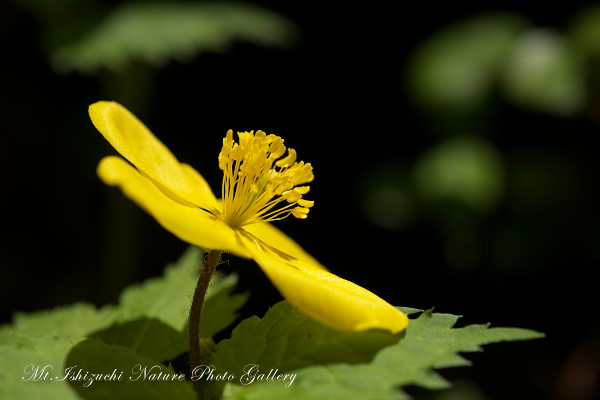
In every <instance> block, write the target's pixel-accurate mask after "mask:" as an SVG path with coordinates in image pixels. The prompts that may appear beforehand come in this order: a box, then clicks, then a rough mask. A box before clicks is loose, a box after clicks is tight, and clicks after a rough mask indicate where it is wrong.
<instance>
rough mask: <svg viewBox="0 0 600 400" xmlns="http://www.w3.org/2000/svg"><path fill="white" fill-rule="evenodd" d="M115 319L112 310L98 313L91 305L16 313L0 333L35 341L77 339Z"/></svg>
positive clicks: (108, 309) (110, 308) (0, 329)
mask: <svg viewBox="0 0 600 400" xmlns="http://www.w3.org/2000/svg"><path fill="white" fill-rule="evenodd" d="M115 316H116V310H115V308H114V307H111V306H106V307H104V308H102V309H100V310H98V309H97V308H96V307H95V306H94V305H92V304H88V303H75V304H72V305H70V306H63V307H57V308H55V309H53V310H44V311H36V312H32V313H16V314H15V315H14V316H13V323H12V325H10V326H9V325H5V326H2V327H1V328H0V332H2V331H11V332H13V333H22V334H26V335H28V336H35V337H65V336H70V337H74V338H80V337H84V336H86V335H87V334H89V333H91V332H94V331H96V330H98V329H102V328H105V327H107V326H109V325H110V324H112V322H113V321H114V319H115ZM0 337H1V336H0Z"/></svg>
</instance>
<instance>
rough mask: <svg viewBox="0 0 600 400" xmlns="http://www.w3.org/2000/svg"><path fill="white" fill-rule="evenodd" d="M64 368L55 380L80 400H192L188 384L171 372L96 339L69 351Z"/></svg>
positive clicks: (153, 361) (169, 369)
mask: <svg viewBox="0 0 600 400" xmlns="http://www.w3.org/2000/svg"><path fill="white" fill-rule="evenodd" d="M65 366H66V369H65V371H64V373H62V374H58V375H57V377H58V378H59V379H63V380H64V381H66V382H68V384H69V386H70V387H72V388H73V389H74V390H75V391H76V392H77V393H78V394H79V395H80V396H81V398H84V399H89V400H95V399H98V400H104V399H145V400H171V399H178V400H188V399H189V400H194V399H196V394H195V392H194V389H193V387H192V383H191V382H189V381H186V380H185V379H184V377H182V375H181V374H178V373H176V372H175V371H173V369H172V368H167V367H165V366H164V365H162V364H160V363H157V362H156V361H155V360H152V359H150V358H146V357H142V356H140V355H139V354H137V353H136V352H134V351H133V350H131V349H128V348H126V347H123V346H117V345H110V344H106V343H104V342H102V341H100V340H97V339H87V340H85V341H83V342H81V343H78V344H77V345H76V346H75V347H73V348H72V349H71V351H70V352H69V355H68V356H67V359H66V362H65ZM78 373H79V375H78ZM86 373H89V374H88V375H87V377H86V375H85V374H86ZM91 374H102V376H103V378H96V379H94V378H92V375H91ZM79 376H80V377H81V379H79Z"/></svg>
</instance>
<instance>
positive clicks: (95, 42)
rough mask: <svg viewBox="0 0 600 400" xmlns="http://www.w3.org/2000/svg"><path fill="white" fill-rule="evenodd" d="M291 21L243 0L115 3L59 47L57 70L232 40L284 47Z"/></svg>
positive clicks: (217, 47) (156, 56)
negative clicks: (94, 23)
mask: <svg viewBox="0 0 600 400" xmlns="http://www.w3.org/2000/svg"><path fill="white" fill-rule="evenodd" d="M294 36H295V30H294V25H293V24H292V23H291V22H290V21H289V20H287V19H285V18H284V17H282V16H281V15H278V14H276V13H274V12H271V11H268V10H265V9H262V8H259V7H256V6H252V5H249V4H243V3H227V2H223V3H212V4H211V3H132V4H126V5H124V6H121V7H118V8H115V9H114V10H113V11H112V12H111V13H110V14H109V15H107V16H106V18H104V19H103V20H102V21H101V22H100V23H99V24H98V25H97V26H95V27H94V28H92V29H91V30H90V31H89V32H87V33H86V34H85V35H84V36H83V37H82V38H81V39H78V40H76V41H75V42H73V43H71V44H68V45H66V46H63V47H60V48H58V49H57V50H56V51H55V52H53V54H52V65H53V66H54V67H55V69H57V70H58V71H61V72H66V71H71V70H77V71H80V72H84V73H93V72H95V71H96V70H98V69H99V68H102V67H106V68H109V69H112V70H120V69H122V68H123V67H125V66H126V65H127V64H128V63H131V62H132V61H137V60H141V61H144V62H147V63H150V64H153V65H162V64H164V63H165V62H167V61H169V60H171V59H176V60H179V61H186V60H189V59H190V58H191V57H192V56H194V55H196V54H197V53H199V52H202V51H214V52H222V51H224V50H226V49H227V48H228V47H229V46H230V45H231V44H232V43H233V42H234V41H235V40H238V39H239V40H245V41H249V42H253V43H257V44H261V45H268V46H285V45H287V44H289V43H291V42H292V41H293V39H294Z"/></svg>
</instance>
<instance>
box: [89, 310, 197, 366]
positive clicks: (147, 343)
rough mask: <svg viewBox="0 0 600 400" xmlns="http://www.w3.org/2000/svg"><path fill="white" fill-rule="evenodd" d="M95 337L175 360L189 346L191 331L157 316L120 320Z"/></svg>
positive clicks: (156, 357) (150, 356)
mask: <svg viewBox="0 0 600 400" xmlns="http://www.w3.org/2000/svg"><path fill="white" fill-rule="evenodd" d="M93 337H96V338H98V339H100V340H102V341H103V342H104V343H110V344H118V345H121V346H123V347H127V348H129V349H131V350H133V351H135V352H136V353H137V354H139V355H141V356H145V357H149V358H152V359H153V360H156V361H166V360H171V359H173V358H175V357H177V356H178V355H180V354H182V353H184V352H185V351H187V350H188V349H189V343H188V337H187V332H185V331H183V332H180V331H176V330H174V329H173V328H172V327H170V326H168V325H166V324H165V323H163V322H161V321H159V320H157V319H154V318H145V317H144V318H139V319H136V320H133V321H127V322H123V323H116V324H114V325H112V326H110V327H108V328H106V329H104V330H102V331H99V332H96V333H95V334H94V335H93Z"/></svg>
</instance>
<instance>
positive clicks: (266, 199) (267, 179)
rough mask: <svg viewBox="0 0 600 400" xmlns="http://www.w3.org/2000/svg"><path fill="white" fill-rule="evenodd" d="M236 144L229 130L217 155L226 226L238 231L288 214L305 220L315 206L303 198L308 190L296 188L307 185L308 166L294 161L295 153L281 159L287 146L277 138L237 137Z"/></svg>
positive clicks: (310, 175) (259, 133)
mask: <svg viewBox="0 0 600 400" xmlns="http://www.w3.org/2000/svg"><path fill="white" fill-rule="evenodd" d="M238 139H239V143H236V142H235V141H234V140H233V131H232V130H229V131H227V135H226V136H225V138H224V139H223V147H222V149H221V152H220V153H219V168H220V169H221V170H223V184H222V187H221V192H222V193H221V195H222V197H223V218H224V219H225V221H226V222H227V223H228V224H229V225H231V226H233V227H241V226H243V225H248V224H253V223H257V222H265V221H276V220H280V219H283V218H286V217H288V216H289V215H293V216H294V217H296V218H300V219H305V218H306V217H307V214H308V212H309V211H310V210H309V208H310V207H312V206H313V205H314V201H310V200H306V199H303V198H302V196H303V195H305V194H306V193H308V191H309V190H310V187H309V186H297V185H303V184H305V183H309V182H312V180H313V179H314V175H313V169H312V165H311V164H310V163H304V162H303V161H300V162H296V158H297V154H296V150H294V149H287V155H286V156H285V157H283V155H284V154H285V152H286V147H285V145H284V144H283V143H284V140H283V139H282V138H280V137H279V136H276V135H267V134H266V133H265V132H263V131H257V132H256V134H255V133H254V131H250V132H238ZM281 157H283V158H281ZM281 203H285V205H283V206H282V205H281Z"/></svg>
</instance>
